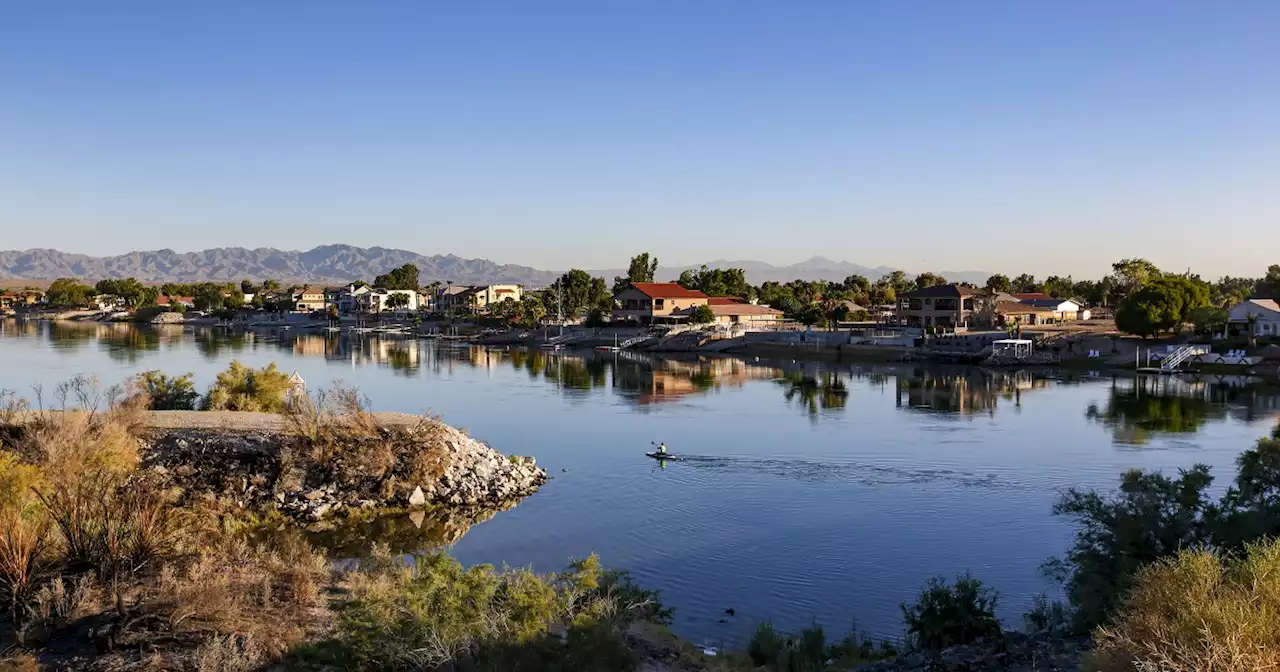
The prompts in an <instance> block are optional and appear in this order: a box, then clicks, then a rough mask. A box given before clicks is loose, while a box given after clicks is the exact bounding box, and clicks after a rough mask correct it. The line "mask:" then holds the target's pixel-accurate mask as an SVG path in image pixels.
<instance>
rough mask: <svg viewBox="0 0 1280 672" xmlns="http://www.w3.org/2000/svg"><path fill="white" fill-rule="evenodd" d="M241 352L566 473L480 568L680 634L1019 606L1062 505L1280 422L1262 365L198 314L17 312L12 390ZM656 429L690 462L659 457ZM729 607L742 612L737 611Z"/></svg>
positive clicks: (1235, 443) (495, 543) (6, 358)
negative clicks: (585, 568)
mask: <svg viewBox="0 0 1280 672" xmlns="http://www.w3.org/2000/svg"><path fill="white" fill-rule="evenodd" d="M232 359H239V360H241V361H243V362H245V363H250V364H254V365H264V364H266V363H268V362H273V361H274V362H277V363H278V364H279V365H280V367H281V368H283V369H284V370H286V371H292V370H296V371H298V372H299V373H301V374H302V376H303V377H304V378H305V379H306V380H307V382H308V385H309V387H310V388H311V389H313V390H314V389H318V388H322V387H325V386H327V385H328V384H329V383H331V382H332V381H335V380H342V381H345V382H347V383H350V384H353V385H356V386H357V387H358V388H359V389H360V390H361V392H363V393H364V394H365V395H367V396H368V397H369V398H370V400H371V401H372V403H373V406H374V408H375V409H377V410H388V411H409V412H419V411H429V412H432V413H435V414H437V415H439V416H441V417H442V418H443V419H444V420H445V421H447V422H449V423H451V424H453V425H455V426H458V427H462V428H465V429H466V430H467V431H469V432H470V433H471V434H472V435H473V436H475V437H477V438H479V439H481V440H483V441H486V442H488V443H489V444H491V445H493V446H494V447H495V448H497V449H498V450H501V451H503V452H507V453H518V454H527V455H534V456H536V457H537V459H538V462H539V464H542V465H543V466H545V467H546V468H547V469H548V470H549V471H550V472H551V474H552V476H553V477H554V478H553V480H552V481H551V482H550V483H549V484H547V486H546V487H544V488H543V489H542V490H541V491H540V492H538V493H537V494H535V495H533V496H532V497H529V498H528V499H526V500H524V501H523V502H521V503H520V504H519V505H518V506H517V507H515V508H514V509H512V510H510V511H505V512H502V513H499V514H497V515H496V516H494V517H493V518H492V519H490V520H487V521H485V522H483V523H480V524H478V525H476V526H475V527H473V528H471V529H470V531H469V532H467V533H466V535H465V536H463V537H462V538H461V540H460V541H458V542H457V543H456V544H455V545H454V547H453V549H452V551H453V553H454V554H455V555H457V556H458V557H459V558H460V559H461V560H462V561H463V562H467V563H475V562H491V563H495V564H499V565H501V564H502V563H507V564H510V565H529V564H531V565H533V566H534V567H535V568H537V569H538V570H546V571H550V570H555V569H559V568H561V567H563V565H564V564H565V563H566V562H567V561H568V560H569V559H571V558H573V557H580V556H583V555H586V554H588V553H591V552H595V553H599V554H600V556H601V558H602V559H603V561H604V562H605V563H606V564H607V565H610V566H614V567H620V568H627V569H630V570H631V571H632V572H633V574H634V575H635V577H636V578H637V579H638V580H639V581H640V582H641V583H642V584H644V585H646V586H648V587H655V588H660V589H661V590H662V591H663V595H664V601H665V602H666V603H667V604H668V605H671V606H674V607H675V608H676V621H675V628H676V630H677V632H679V633H681V634H683V635H686V636H688V637H691V638H694V639H695V640H698V641H702V640H706V641H708V642H712V643H735V642H741V641H743V640H744V639H745V637H746V636H748V634H749V631H750V628H751V626H752V624H754V623H755V622H758V621H762V620H772V621H773V622H774V623H775V624H776V625H778V626H779V627H782V628H788V629H790V628H798V627H800V626H803V625H807V624H808V623H810V622H811V621H813V620H815V619H816V620H817V621H819V622H821V623H823V624H825V625H826V626H827V628H828V631H829V632H831V631H843V630H845V629H847V628H848V627H849V626H850V624H851V622H853V620H854V619H856V622H857V627H858V628H859V629H860V630H864V631H866V632H868V633H870V634H873V635H876V636H890V637H897V636H900V635H901V634H902V625H901V614H900V611H899V607H898V605H899V603H900V602H901V601H903V600H910V599H912V598H913V597H914V596H915V595H916V594H917V592H918V590H919V589H920V587H921V585H922V584H923V583H924V582H925V581H926V580H927V579H928V578H929V577H931V576H934V575H946V576H954V575H955V574H956V573H957V572H962V571H970V572H972V573H973V574H974V575H976V576H978V577H979V578H981V579H983V580H984V581H985V582H986V583H987V584H988V585H991V586H992V587H994V588H996V589H997V590H998V591H999V592H1000V595H1001V600H1000V611H1001V615H1002V616H1003V617H1004V618H1005V620H1006V622H1007V623H1009V624H1011V625H1021V623H1020V614H1021V613H1022V612H1023V611H1025V609H1026V608H1027V607H1028V606H1029V604H1030V602H1031V599H1032V597H1033V596H1034V595H1035V594H1037V593H1041V592H1049V593H1050V594H1054V593H1055V591H1056V588H1055V587H1054V586H1053V585H1051V584H1049V583H1048V582H1046V581H1045V579H1043V578H1042V576H1041V574H1040V572H1039V565H1040V563H1041V562H1042V561H1044V560H1045V559H1046V558H1048V557H1050V556H1053V555H1056V554H1059V553H1061V552H1062V551H1063V550H1064V549H1065V548H1066V546H1067V544H1068V543H1069V540H1070V538H1071V534H1072V528H1071V526H1070V524H1069V522H1068V521H1066V520H1062V519H1056V518H1054V517H1053V516H1052V515H1051V513H1050V510H1051V507H1052V505H1053V503H1054V501H1055V500H1056V498H1057V497H1058V494H1059V493H1060V492H1061V491H1062V490H1063V489H1065V488H1067V487H1071V486H1081V487H1093V488H1106V489H1111V488H1113V487H1114V486H1115V484H1116V483H1117V479H1118V476H1119V474H1120V473H1121V471H1123V470H1125V469H1129V468H1143V469H1163V470H1170V471H1171V470H1174V469H1176V468H1178V467H1189V466H1191V465H1192V464H1195V463H1197V462H1202V463H1205V464H1208V465H1210V466H1212V467H1213V468H1214V471H1215V473H1216V474H1218V475H1219V478H1220V483H1221V482H1222V481H1225V480H1227V479H1229V477H1230V474H1232V473H1233V462H1234V459H1235V457H1236V456H1237V455H1238V454H1239V453H1240V452H1241V451H1243V450H1245V449H1246V448H1248V447H1249V446H1251V445H1252V444H1253V442H1254V441H1255V440H1256V439H1257V438H1258V437H1259V436H1262V435H1263V434H1265V433H1267V432H1268V431H1269V430H1270V428H1271V426H1272V424H1273V423H1274V422H1275V418H1276V413H1277V408H1280V393H1278V392H1277V391H1276V390H1275V389H1272V388H1266V387H1262V386H1258V385H1253V384H1245V383H1246V381H1239V380H1229V381H1225V382H1223V381H1218V380H1217V379H1214V380H1210V381H1186V380H1171V379H1167V378H1166V379H1159V378H1143V379H1137V380H1135V379H1134V378H1132V377H1116V378H1112V377H1110V376H1090V375H1087V374H1071V375H1067V374H1042V373H1036V374H1028V373H1016V374H1015V373H1011V372H994V371H984V370H980V369H976V368H933V367H924V366H919V365H897V366H882V365H862V364H836V365H819V364H813V363H805V362H792V361H790V360H784V361H773V362H766V361H756V360H755V359H754V358H752V359H750V361H744V360H742V359H733V358H715V359H705V358H704V359H698V358H674V359H659V358H654V357H649V356H644V355H636V354H630V353H619V354H616V355H615V354H607V353H568V354H564V355H560V354H556V355H547V354H543V353H531V352H527V351H497V350H484V349H479V348H446V347H436V346H435V345H433V344H431V343H428V342H418V341H405V340H378V339H376V338H364V339H339V338H331V339H326V338H324V337H321V336H297V335H291V334H288V333H284V334H279V335H275V336H269V335H254V334H249V335H241V336H237V337H227V336H220V335H216V334H214V333H213V332H209V331H200V332H193V331H192V330H190V329H187V330H183V329H182V328H169V329H164V330H160V331H157V330H150V329H148V330H140V329H136V328H133V327H129V326H123V325H81V324H49V323H38V324H37V323H18V322H13V321H0V388H8V389H14V390H17V391H19V392H27V391H29V390H30V389H31V387H32V386H33V385H35V384H43V385H45V386H46V388H48V387H49V386H51V385H52V384H55V383H57V382H59V381H62V380H66V379H67V378H69V377H71V376H74V375H76V374H92V375H96V376H97V377H98V378H99V379H100V380H101V381H102V382H103V383H104V384H112V383H118V382H121V381H123V380H124V379H126V378H127V377H128V376H131V375H133V374H135V373H137V372H139V371H144V370H149V369H160V370H163V371H165V372H167V373H184V372H188V371H190V372H193V373H194V374H195V376H196V379H197V383H198V386H199V387H200V388H201V389H203V388H204V387H205V386H207V385H208V384H209V383H210V382H211V381H212V380H213V377H214V375H215V374H216V372H217V371H219V370H221V369H223V368H225V367H226V365H227V364H228V362H229V361H231V360H232ZM650 441H664V442H666V443H667V445H668V446H669V447H670V449H671V451H672V452H674V453H678V454H681V455H688V456H690V458H691V459H690V460H688V461H686V462H674V463H669V464H667V465H666V467H665V468H660V467H659V465H657V463H655V462H654V461H653V460H650V459H648V458H646V457H644V455H643V453H644V452H645V451H646V450H648V449H650V445H649V442H650ZM727 608H733V609H734V610H735V611H736V615H735V616H733V617H728V616H726V615H725V613H724V610H725V609H727Z"/></svg>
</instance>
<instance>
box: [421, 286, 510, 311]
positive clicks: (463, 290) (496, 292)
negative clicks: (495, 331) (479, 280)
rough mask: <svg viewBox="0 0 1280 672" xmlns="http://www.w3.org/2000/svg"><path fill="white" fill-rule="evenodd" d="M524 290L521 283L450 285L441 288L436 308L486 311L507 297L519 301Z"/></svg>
mask: <svg viewBox="0 0 1280 672" xmlns="http://www.w3.org/2000/svg"><path fill="white" fill-rule="evenodd" d="M523 294H524V291H523V288H521V287H520V285H516V284H500V285H450V286H448V287H447V288H445V289H443V290H441V292H440V296H439V297H438V298H437V300H436V308H437V309H438V310H442V311H446V312H448V311H454V312H476V313H486V312H488V311H489V309H490V308H491V307H493V306H495V305H497V304H499V303H502V302H503V301H506V300H507V299H511V300H512V301H516V302H519V301H520V299H521V297H522V296H523Z"/></svg>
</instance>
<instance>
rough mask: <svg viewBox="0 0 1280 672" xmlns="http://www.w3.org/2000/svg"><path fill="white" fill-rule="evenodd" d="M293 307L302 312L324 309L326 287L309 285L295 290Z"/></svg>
mask: <svg viewBox="0 0 1280 672" xmlns="http://www.w3.org/2000/svg"><path fill="white" fill-rule="evenodd" d="M293 309H294V310H296V311H298V312H300V313H305V312H310V311H317V310H324V309H325V300H324V287H313V286H310V285H308V286H306V287H303V288H302V289H300V290H298V291H297V292H295V293H294V295H293Z"/></svg>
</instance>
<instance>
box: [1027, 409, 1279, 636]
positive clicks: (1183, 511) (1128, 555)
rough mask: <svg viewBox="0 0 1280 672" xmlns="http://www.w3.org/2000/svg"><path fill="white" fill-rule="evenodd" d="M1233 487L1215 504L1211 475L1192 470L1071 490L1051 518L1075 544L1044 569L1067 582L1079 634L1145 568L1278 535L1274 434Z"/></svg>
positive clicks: (1247, 455) (1135, 474) (1249, 455)
mask: <svg viewBox="0 0 1280 672" xmlns="http://www.w3.org/2000/svg"><path fill="white" fill-rule="evenodd" d="M1236 464H1237V473H1236V479H1235V483H1234V484H1233V485H1232V486H1231V487H1230V488H1228V489H1227V492H1226V493H1225V494H1224V495H1223V496H1222V497H1221V498H1220V499H1219V500H1218V501H1217V502H1216V503H1215V502H1213V501H1211V500H1210V499H1209V498H1208V497H1207V496H1206V492H1207V490H1208V488H1209V486H1210V485H1211V484H1212V482H1213V477H1212V476H1211V475H1210V473H1209V468H1208V467H1207V466H1204V465H1196V466H1195V467H1192V468H1191V469H1189V470H1183V471H1180V473H1179V475H1178V477H1177V478H1168V477H1165V476H1163V475H1161V474H1158V473H1144V472H1140V471H1130V472H1127V473H1126V474H1125V475H1124V476H1123V478H1122V480H1121V484H1120V491H1119V493H1117V494H1115V495H1112V496H1104V495H1102V494H1099V493H1097V492H1094V491H1078V490H1074V489H1073V490H1070V491H1068V492H1067V494H1066V495H1064V496H1063V498H1062V500H1061V501H1059V502H1058V504H1057V505H1056V506H1055V507H1054V513H1056V514H1059V515H1066V516H1070V517H1072V518H1075V519H1076V520H1077V522H1078V524H1079V527H1078V529H1077V531H1076V538H1075V542H1074V543H1073V545H1072V547H1071V549H1070V550H1068V551H1067V553H1066V555H1065V557H1063V558H1059V559H1054V560H1051V561H1049V562H1048V563H1046V569H1047V570H1048V571H1049V573H1050V574H1052V575H1055V576H1056V577H1058V578H1060V579H1062V580H1063V581H1065V582H1066V591H1067V597H1068V598H1069V599H1070V602H1071V606H1072V607H1073V609H1074V611H1073V614H1072V622H1073V624H1074V625H1075V627H1076V628H1077V630H1078V631H1079V632H1087V631H1089V630H1092V629H1093V628H1095V627H1097V626H1099V625H1102V624H1105V623H1106V622H1107V621H1108V618H1109V617H1110V615H1111V613H1112V612H1113V611H1114V609H1115V608H1116V606H1117V605H1118V604H1119V602H1120V600H1121V598H1122V597H1123V596H1124V595H1125V594H1126V593H1127V592H1128V591H1129V590H1130V588H1132V587H1133V581H1134V576H1135V574H1136V573H1137V572H1138V570H1139V569H1140V568H1141V567H1143V566H1144V565H1147V564H1150V563H1152V562H1154V561H1156V560H1160V559H1162V558H1166V557H1170V556H1172V555H1175V554H1177V553H1179V552H1181V551H1183V550H1184V549H1188V548H1195V547H1200V546H1204V547H1208V548H1212V549H1220V550H1226V551H1233V550H1240V549H1242V548H1244V547H1245V546H1246V545H1247V544H1249V543H1251V542H1255V541H1258V540H1260V539H1264V538H1269V537H1275V536H1278V535H1280V428H1277V430H1276V432H1275V433H1274V434H1273V436H1272V437H1271V438H1263V439H1260V440H1259V441H1258V443H1257V445H1256V446H1255V447H1254V448H1252V449H1250V450H1247V451H1245V452H1244V453H1243V454H1241V456H1240V457H1239V458H1238V459H1237V460H1236Z"/></svg>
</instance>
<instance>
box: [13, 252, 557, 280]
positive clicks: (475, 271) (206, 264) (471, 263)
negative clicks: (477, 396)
mask: <svg viewBox="0 0 1280 672" xmlns="http://www.w3.org/2000/svg"><path fill="white" fill-rule="evenodd" d="M404 264H416V265H417V266H418V270H419V271H420V272H421V275H420V276H419V277H420V278H421V281H422V283H423V284H426V283H430V282H434V281H437V280H438V281H440V282H456V283H459V284H478V283H495V282H515V283H520V284H525V285H532V286H540V285H546V284H550V283H551V282H553V281H554V280H555V279H556V277H558V275H559V274H558V273H555V272H552V271H540V270H538V269H536V268H529V267H527V266H514V265H511V264H496V263H494V262H492V261H489V260H488V259H463V258H461V257H456V256H454V255H451V254H449V255H434V256H430V257H428V256H423V255H421V254H417V253H415V252H409V251H407V250H393V249H387V248H384V247H370V248H361V247H354V246H351V245H322V246H320V247H317V248H315V249H313V250H308V251H306V252H298V251H290V250H277V249H272V248H266V247H263V248H257V249H253V250H250V249H247V248H243V247H220V248H216V249H212V250H202V251H200V252H181V253H180V252H174V251H173V250H153V251H147V252H130V253H128V254H122V255H119V256H115V257H90V256H87V255H83V254H70V253H67V252H59V251H57V250H21V251H17V250H15V251H8V252H0V279H6V278H7V279H30V280H41V279H43V280H48V279H52V278H60V277H69V278H83V279H86V280H99V279H102V278H127V277H134V278H137V279H139V280H141V281H143V282H199V281H206V280H211V281H224V282H229V281H239V280H242V279H246V278H247V279H249V280H267V279H273V280H283V281H301V282H328V283H342V282H349V281H351V280H372V279H373V277H374V276H375V275H379V274H381V273H386V272H387V271H389V270H391V269H393V268H396V267H397V266H401V265H404Z"/></svg>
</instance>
